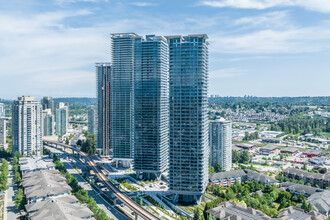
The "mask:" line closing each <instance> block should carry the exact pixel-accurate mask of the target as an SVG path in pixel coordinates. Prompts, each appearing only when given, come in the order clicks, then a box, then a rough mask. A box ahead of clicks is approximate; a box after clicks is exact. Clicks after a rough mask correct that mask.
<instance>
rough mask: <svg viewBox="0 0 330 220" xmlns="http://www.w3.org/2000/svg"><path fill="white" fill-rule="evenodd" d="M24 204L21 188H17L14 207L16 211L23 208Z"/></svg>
mask: <svg viewBox="0 0 330 220" xmlns="http://www.w3.org/2000/svg"><path fill="white" fill-rule="evenodd" d="M24 205H25V201H24V194H23V189H22V188H19V189H18V191H17V193H16V196H15V207H16V209H17V210H18V211H20V210H22V209H23V208H24Z"/></svg>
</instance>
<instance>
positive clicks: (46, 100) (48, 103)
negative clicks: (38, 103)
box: [42, 96, 55, 115]
mask: <svg viewBox="0 0 330 220" xmlns="http://www.w3.org/2000/svg"><path fill="white" fill-rule="evenodd" d="M42 109H43V110H46V109H51V111H52V114H53V115H55V105H54V101H53V98H52V97H49V96H44V97H43V99H42Z"/></svg>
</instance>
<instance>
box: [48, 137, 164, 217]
mask: <svg viewBox="0 0 330 220" xmlns="http://www.w3.org/2000/svg"><path fill="white" fill-rule="evenodd" d="M43 142H44V143H46V144H49V145H54V146H55V147H57V146H61V147H63V148H69V149H71V150H72V151H73V152H77V153H78V154H79V155H80V156H81V157H83V158H84V159H85V161H86V163H87V164H88V165H89V166H90V167H91V168H92V169H93V170H94V172H95V175H96V176H97V177H98V179H99V180H101V181H102V182H103V183H104V185H105V186H106V187H107V188H108V189H109V191H110V192H111V193H112V194H113V195H114V196H115V197H116V198H117V199H119V200H120V201H121V202H122V203H124V204H125V205H126V206H127V207H128V208H129V209H131V210H132V211H134V213H135V214H136V215H137V216H140V217H141V218H143V219H145V220H160V218H159V217H158V216H156V215H154V214H152V213H150V212H149V211H147V210H145V209H144V208H143V207H141V206H140V205H138V204H137V203H136V202H135V201H133V200H132V199H131V198H130V197H128V196H127V195H126V194H125V193H123V192H121V191H120V190H119V189H118V188H117V187H116V186H115V185H114V184H113V183H112V182H110V180H109V179H108V177H107V171H105V170H103V169H100V168H99V167H98V166H97V165H96V163H95V162H94V161H93V160H92V159H91V158H90V157H89V156H88V155H87V154H86V153H85V152H82V151H81V150H80V149H78V148H76V147H73V146H70V145H67V144H65V143H59V142H56V141H51V140H43ZM137 216H136V217H137Z"/></svg>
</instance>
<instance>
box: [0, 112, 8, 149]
mask: <svg viewBox="0 0 330 220" xmlns="http://www.w3.org/2000/svg"><path fill="white" fill-rule="evenodd" d="M6 124H7V121H6V119H4V118H0V147H1V148H4V149H7V146H8V145H7V141H6V137H7V126H6Z"/></svg>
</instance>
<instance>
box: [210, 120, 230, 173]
mask: <svg viewBox="0 0 330 220" xmlns="http://www.w3.org/2000/svg"><path fill="white" fill-rule="evenodd" d="M231 127H232V126H231V122H230V121H226V120H224V119H223V118H222V119H218V120H214V121H211V122H210V139H209V142H210V164H211V165H212V166H216V165H217V164H221V167H222V169H223V170H225V171H229V170H230V169H231V163H232V140H231V136H232V134H231Z"/></svg>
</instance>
